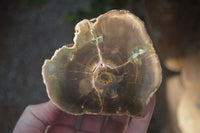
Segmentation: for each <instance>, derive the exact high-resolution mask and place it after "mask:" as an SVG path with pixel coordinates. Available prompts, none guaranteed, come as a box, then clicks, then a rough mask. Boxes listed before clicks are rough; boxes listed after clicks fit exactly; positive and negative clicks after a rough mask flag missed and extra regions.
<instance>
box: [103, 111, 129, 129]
mask: <svg viewBox="0 0 200 133" xmlns="http://www.w3.org/2000/svg"><path fill="white" fill-rule="evenodd" d="M128 120H129V117H128V116H126V115H124V116H117V115H113V116H111V117H110V118H109V120H108V123H107V126H106V128H105V133H123V132H124V131H125V130H126V128H127V125H128Z"/></svg>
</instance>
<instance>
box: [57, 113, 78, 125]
mask: <svg viewBox="0 0 200 133" xmlns="http://www.w3.org/2000/svg"><path fill="white" fill-rule="evenodd" d="M77 118H78V116H75V115H70V114H67V113H64V112H62V113H61V115H60V116H59V117H58V119H57V120H56V122H55V124H58V125H66V126H70V127H73V128H75V126H76V122H77Z"/></svg>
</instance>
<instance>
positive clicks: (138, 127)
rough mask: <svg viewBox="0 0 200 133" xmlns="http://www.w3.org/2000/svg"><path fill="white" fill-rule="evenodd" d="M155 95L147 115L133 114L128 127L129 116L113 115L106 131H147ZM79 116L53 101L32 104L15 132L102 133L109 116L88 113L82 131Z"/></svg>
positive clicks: (139, 132)
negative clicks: (78, 122)
mask: <svg viewBox="0 0 200 133" xmlns="http://www.w3.org/2000/svg"><path fill="white" fill-rule="evenodd" d="M155 102H156V99H155V95H154V96H153V97H152V98H151V101H150V104H149V109H148V113H147V115H146V116H145V117H144V118H142V119H136V118H133V119H132V120H131V122H130V125H129V126H128V127H127V121H128V118H129V117H128V116H117V115H112V116H110V118H109V121H108V123H107V126H106V128H105V131H104V133H121V132H123V130H124V128H125V127H127V130H126V133H146V132H147V128H148V125H149V122H150V119H151V117H152V113H153V109H154V106H155ZM77 117H78V116H74V115H70V114H67V113H64V112H62V111H61V110H60V109H58V108H57V107H56V106H55V105H54V104H53V103H52V102H51V101H49V102H45V103H41V104H37V105H29V106H28V107H26V109H25V110H24V112H23V114H22V115H21V117H20V118H19V120H18V122H17V124H16V126H15V128H14V130H13V133H101V132H102V127H103V125H104V120H105V118H106V116H103V115H84V116H83V119H82V121H81V126H80V129H79V131H77V130H76V129H75V125H76V121H77Z"/></svg>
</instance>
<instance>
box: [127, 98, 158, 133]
mask: <svg viewBox="0 0 200 133" xmlns="http://www.w3.org/2000/svg"><path fill="white" fill-rule="evenodd" d="M155 102H156V97H155V95H154V96H153V97H152V98H151V100H150V103H149V109H148V113H147V115H146V116H145V117H144V118H142V119H136V118H133V119H132V120H131V123H130V125H129V127H128V129H127V133H146V132H147V129H148V126H149V122H150V120H151V117H152V114H153V109H154V106H155Z"/></svg>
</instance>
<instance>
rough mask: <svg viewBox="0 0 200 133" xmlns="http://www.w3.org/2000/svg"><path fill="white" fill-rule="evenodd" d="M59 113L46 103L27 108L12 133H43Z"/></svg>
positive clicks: (53, 106)
mask: <svg viewBox="0 0 200 133" xmlns="http://www.w3.org/2000/svg"><path fill="white" fill-rule="evenodd" d="M60 113H61V111H60V110H59V109H58V108H57V107H55V105H53V103H51V102H50V101H49V102H46V103H42V104H38V105H30V106H28V107H27V108H26V109H25V111H24V112H23V114H22V115H21V117H20V119H19V120H18V122H17V124H16V126H15V128H14V130H13V133H43V132H44V131H45V129H46V126H47V125H49V124H51V123H53V122H54V121H55V120H56V119H57V117H58V116H59V114H60Z"/></svg>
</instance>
